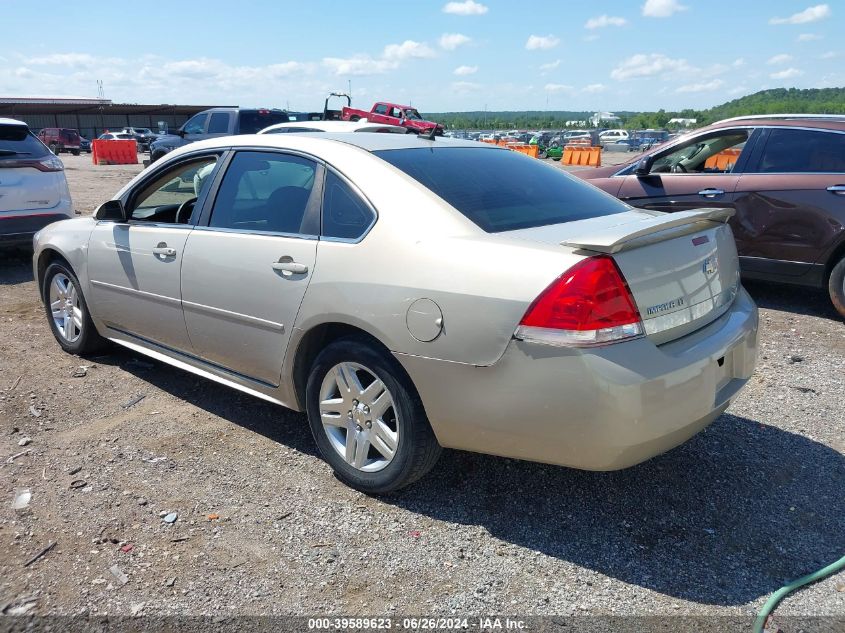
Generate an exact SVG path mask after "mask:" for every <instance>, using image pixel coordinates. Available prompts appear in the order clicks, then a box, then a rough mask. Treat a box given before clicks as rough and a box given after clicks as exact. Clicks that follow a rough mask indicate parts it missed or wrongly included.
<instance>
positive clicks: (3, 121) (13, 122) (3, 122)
mask: <svg viewBox="0 0 845 633" xmlns="http://www.w3.org/2000/svg"><path fill="white" fill-rule="evenodd" d="M0 125H24V126H26V127H29V126H28V125H26V123H24V122H23V121H18V120H17V119H5V118H3V117H0Z"/></svg>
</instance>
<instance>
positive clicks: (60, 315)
mask: <svg viewBox="0 0 845 633" xmlns="http://www.w3.org/2000/svg"><path fill="white" fill-rule="evenodd" d="M50 313H51V314H52V316H53V323H54V324H55V326H56V331H57V332H58V333H59V335H60V336H61V337H62V338H63V339H64V340H65V341H67V342H68V343H74V342H76V341H77V340H78V339H79V337H80V336H82V308H81V306H80V304H79V292H78V291H77V289H76V286H75V285H74V283H73V282H72V281H71V280H70V278H69V277H68V276H67V275H64V274H62V273H58V274H56V275H55V276H54V277H53V280H52V281H51V282H50Z"/></svg>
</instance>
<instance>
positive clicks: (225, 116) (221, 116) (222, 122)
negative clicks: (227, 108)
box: [208, 112, 229, 134]
mask: <svg viewBox="0 0 845 633" xmlns="http://www.w3.org/2000/svg"><path fill="white" fill-rule="evenodd" d="M228 131H229V113H228V112H212V113H211V118H210V119H209V120H208V133H209V134H226V133H227V132H228Z"/></svg>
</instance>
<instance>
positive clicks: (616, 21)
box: [584, 15, 628, 29]
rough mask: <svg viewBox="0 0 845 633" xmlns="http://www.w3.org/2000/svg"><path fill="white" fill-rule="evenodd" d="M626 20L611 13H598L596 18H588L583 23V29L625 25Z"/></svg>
mask: <svg viewBox="0 0 845 633" xmlns="http://www.w3.org/2000/svg"><path fill="white" fill-rule="evenodd" d="M627 23H628V20H626V19H625V18H620V17H616V16H612V15H600V16H598V17H597V18H590V19H589V20H587V23H586V24H585V25H584V28H585V29H601V28H604V27H606V26H625V25H626V24H627Z"/></svg>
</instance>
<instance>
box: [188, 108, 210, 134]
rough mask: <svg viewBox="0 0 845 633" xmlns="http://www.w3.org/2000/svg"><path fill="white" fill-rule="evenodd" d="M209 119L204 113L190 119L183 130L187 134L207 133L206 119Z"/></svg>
mask: <svg viewBox="0 0 845 633" xmlns="http://www.w3.org/2000/svg"><path fill="white" fill-rule="evenodd" d="M207 117H208V115H207V114H206V113H204V112H203V113H201V114H197V115H195V116H193V117H191V118H190V119H188V122H187V123H185V127H183V128H182V129H183V130H185V134H202V133H203V132H205V119H206V118H207Z"/></svg>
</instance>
